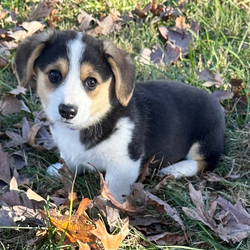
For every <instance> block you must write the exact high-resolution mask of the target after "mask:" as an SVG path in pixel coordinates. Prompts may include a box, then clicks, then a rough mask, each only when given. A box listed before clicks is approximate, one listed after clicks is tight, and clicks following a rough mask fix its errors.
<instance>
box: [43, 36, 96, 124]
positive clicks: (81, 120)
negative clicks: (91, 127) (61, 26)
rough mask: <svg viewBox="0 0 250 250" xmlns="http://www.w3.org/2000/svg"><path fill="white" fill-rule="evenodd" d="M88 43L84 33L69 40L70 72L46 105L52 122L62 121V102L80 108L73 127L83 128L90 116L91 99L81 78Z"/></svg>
mask: <svg viewBox="0 0 250 250" xmlns="http://www.w3.org/2000/svg"><path fill="white" fill-rule="evenodd" d="M85 48H86V45H85V44H84V43H83V41H82V34H81V33H78V36H77V37H76V38H75V39H74V40H71V41H69V42H68V44H67V51H68V58H69V72H68V75H67V77H66V78H65V80H64V82H62V83H61V84H60V85H59V86H58V88H57V89H56V90H55V91H53V92H52V93H49V94H48V95H49V97H48V99H49V101H48V104H47V107H45V109H46V111H47V114H48V117H49V119H50V120H51V121H52V122H55V123H56V122H62V121H63V118H62V117H61V116H60V114H59V111H58V107H59V105H60V104H65V105H74V106H76V107H77V108H78V112H77V115H76V116H75V117H74V118H73V119H71V120H70V123H71V124H72V127H74V128H81V127H82V126H84V124H85V123H86V122H87V120H88V119H89V116H90V108H91V103H92V101H91V99H90V98H89V97H88V95H87V93H86V91H85V89H84V87H83V84H82V81H81V79H80V68H81V60H82V56H83V53H84V51H85Z"/></svg>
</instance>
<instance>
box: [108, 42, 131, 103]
mask: <svg viewBox="0 0 250 250" xmlns="http://www.w3.org/2000/svg"><path fill="white" fill-rule="evenodd" d="M103 47H104V52H105V54H106V55H107V60H108V62H109V64H110V66H111V69H112V71H113V73H114V75H115V92H116V96H117V99H118V101H119V102H120V103H121V104H122V105H123V106H127V105H128V103H129V101H130V99H131V97H132V95H133V91H134V87H135V63H134V61H133V60H132V59H131V57H130V56H129V54H128V53H127V52H125V51H123V50H121V49H118V48H117V47H116V46H114V45H113V44H111V43H110V42H108V41H103Z"/></svg>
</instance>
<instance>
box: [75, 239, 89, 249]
mask: <svg viewBox="0 0 250 250" xmlns="http://www.w3.org/2000/svg"><path fill="white" fill-rule="evenodd" d="M76 242H77V243H78V245H79V250H91V249H90V247H89V245H88V244H87V243H83V242H81V241H80V240H77V241H76Z"/></svg>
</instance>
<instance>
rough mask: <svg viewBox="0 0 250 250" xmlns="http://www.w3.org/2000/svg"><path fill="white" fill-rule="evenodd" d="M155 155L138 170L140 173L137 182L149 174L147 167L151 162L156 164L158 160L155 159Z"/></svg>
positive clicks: (143, 179)
mask: <svg viewBox="0 0 250 250" xmlns="http://www.w3.org/2000/svg"><path fill="white" fill-rule="evenodd" d="M155 156H156V154H155V155H153V156H152V157H151V158H150V159H149V160H148V161H147V162H146V163H145V164H144V165H143V166H142V169H141V171H140V175H139V177H138V178H137V182H141V183H142V182H143V181H145V179H146V177H147V176H149V175H150V174H151V171H150V169H149V166H150V165H152V164H156V163H158V162H159V160H155Z"/></svg>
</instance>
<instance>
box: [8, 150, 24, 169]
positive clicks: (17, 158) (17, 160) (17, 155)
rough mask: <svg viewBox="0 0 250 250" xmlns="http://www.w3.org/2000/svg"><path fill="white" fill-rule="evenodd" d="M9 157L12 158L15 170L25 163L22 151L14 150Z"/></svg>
mask: <svg viewBox="0 0 250 250" xmlns="http://www.w3.org/2000/svg"><path fill="white" fill-rule="evenodd" d="M10 157H11V158H12V159H13V163H14V166H15V168H16V169H17V170H20V169H22V168H23V167H24V166H25V165H26V162H25V160H24V154H23V152H22V151H17V152H14V153H13V154H11V156H10Z"/></svg>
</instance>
